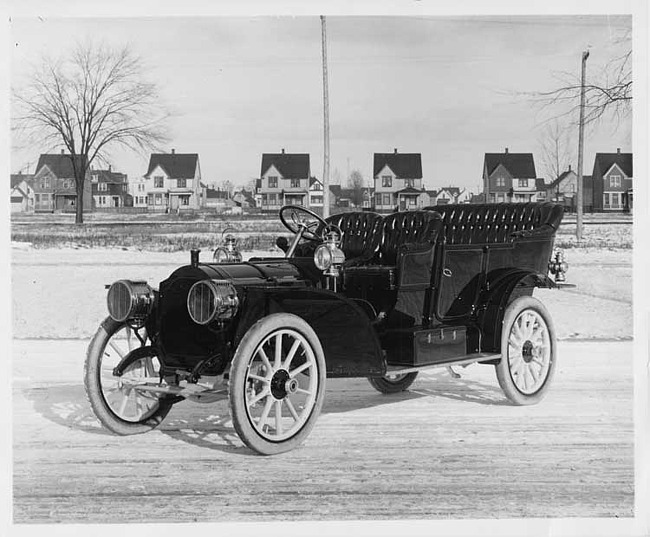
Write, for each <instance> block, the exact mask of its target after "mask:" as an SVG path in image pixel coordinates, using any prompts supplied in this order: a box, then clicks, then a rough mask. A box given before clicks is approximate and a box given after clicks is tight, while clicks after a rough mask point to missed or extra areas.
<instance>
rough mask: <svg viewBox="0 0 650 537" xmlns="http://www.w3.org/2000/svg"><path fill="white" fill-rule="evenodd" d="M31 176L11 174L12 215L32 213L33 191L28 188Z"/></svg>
mask: <svg viewBox="0 0 650 537" xmlns="http://www.w3.org/2000/svg"><path fill="white" fill-rule="evenodd" d="M33 177H34V176H33V175H32V174H23V173H20V172H19V173H12V174H11V175H10V177H9V179H10V185H11V189H10V200H11V212H12V213H31V212H34V189H33V188H32V187H31V186H30V184H29V183H30V181H31V179H32V178H33Z"/></svg>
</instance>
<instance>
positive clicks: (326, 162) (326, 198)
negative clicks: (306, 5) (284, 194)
mask: <svg viewBox="0 0 650 537" xmlns="http://www.w3.org/2000/svg"><path fill="white" fill-rule="evenodd" d="M320 22H321V34H322V43H323V123H324V133H323V136H324V154H323V218H327V217H328V216H329V214H330V102H329V95H328V91H327V28H326V26H325V16H324V15H321V17H320Z"/></svg>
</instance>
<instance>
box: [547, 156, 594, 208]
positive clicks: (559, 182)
mask: <svg viewBox="0 0 650 537" xmlns="http://www.w3.org/2000/svg"><path fill="white" fill-rule="evenodd" d="M592 183H593V182H592V179H591V175H583V176H582V209H583V211H585V212H592V211H593V188H592V187H593V184H592ZM545 187H546V199H547V200H548V201H553V202H555V203H560V204H562V205H564V208H565V210H566V211H575V210H576V202H577V191H578V174H577V173H576V172H575V170H572V169H571V165H569V169H568V170H565V171H563V172H562V173H561V174H560V175H559V176H558V177H557V178H556V179H555V180H553V181H551V182H550V183H548V184H547V185H545Z"/></svg>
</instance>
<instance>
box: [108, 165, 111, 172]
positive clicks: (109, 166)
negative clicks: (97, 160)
mask: <svg viewBox="0 0 650 537" xmlns="http://www.w3.org/2000/svg"><path fill="white" fill-rule="evenodd" d="M108 171H109V172H110V171H111V165H110V164H109V165H108Z"/></svg>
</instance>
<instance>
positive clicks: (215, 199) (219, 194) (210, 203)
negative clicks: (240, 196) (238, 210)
mask: <svg viewBox="0 0 650 537" xmlns="http://www.w3.org/2000/svg"><path fill="white" fill-rule="evenodd" d="M234 206H235V202H234V201H233V200H232V198H231V197H230V192H228V191H227V190H217V189H214V188H207V189H206V191H205V203H204V207H205V208H206V209H214V210H215V211H216V212H217V213H222V212H224V211H226V210H227V209H231V208H232V207H234Z"/></svg>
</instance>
